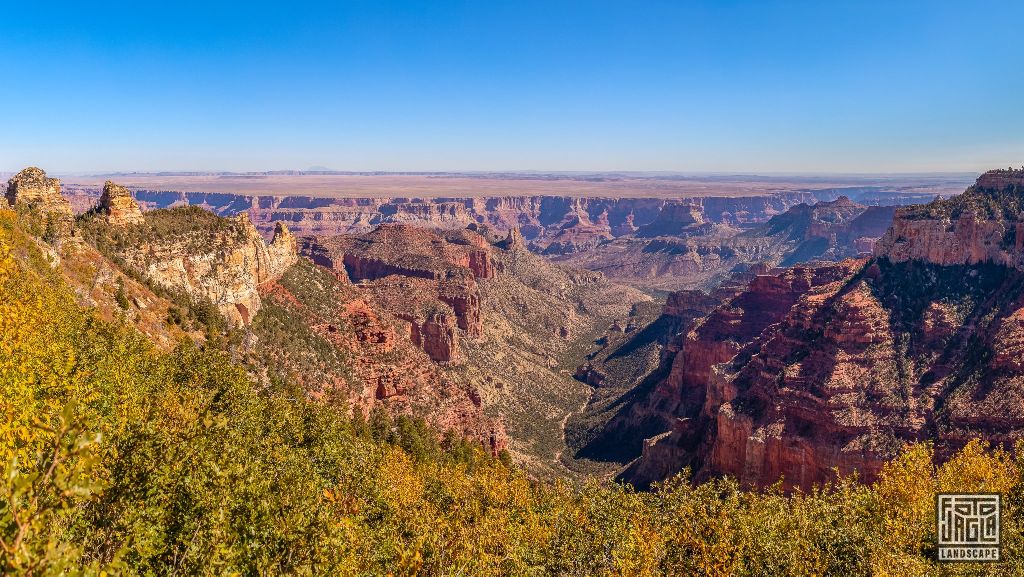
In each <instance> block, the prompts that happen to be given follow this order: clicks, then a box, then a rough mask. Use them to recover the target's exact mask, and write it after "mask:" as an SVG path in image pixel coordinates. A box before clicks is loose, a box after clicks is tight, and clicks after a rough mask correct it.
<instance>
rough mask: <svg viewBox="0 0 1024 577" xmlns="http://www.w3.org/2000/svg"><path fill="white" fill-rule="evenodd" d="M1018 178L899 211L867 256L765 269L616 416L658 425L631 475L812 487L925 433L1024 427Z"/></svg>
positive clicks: (995, 432)
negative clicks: (690, 475) (687, 472)
mask: <svg viewBox="0 0 1024 577" xmlns="http://www.w3.org/2000/svg"><path fill="white" fill-rule="evenodd" d="M1022 181H1024V171H1021V172H1020V173H1019V174H1018V173H1017V172H1015V171H1001V172H1000V173H998V174H995V175H993V174H986V175H985V176H983V177H982V178H980V179H979V181H978V184H976V185H975V186H973V187H971V188H970V189H968V190H967V191H966V192H965V193H964V194H963V195H961V196H959V197H954V198H953V199H950V200H948V201H936V202H933V203H932V204H929V205H925V206H922V207H915V208H911V209H905V210H901V211H900V212H899V213H898V214H897V216H896V221H895V222H894V224H893V226H892V228H891V229H890V230H889V231H888V232H887V233H886V234H885V236H884V238H883V240H882V242H880V243H879V245H878V246H877V247H876V253H875V258H873V259H860V260H848V261H844V262H841V263H838V264H834V265H826V266H816V267H814V266H812V267H796V268H792V269H786V270H784V271H776V272H770V273H769V274H764V275H759V276H757V277H756V278H755V279H754V280H753V281H752V282H751V283H750V284H749V286H748V288H747V289H746V290H744V291H743V292H742V293H740V294H738V295H737V296H735V297H733V298H731V299H729V300H728V301H727V302H726V303H725V304H723V305H721V306H719V307H717V308H716V309H715V310H714V311H713V312H712V313H711V314H709V315H708V316H706V317H705V318H703V319H701V320H700V321H698V322H697V323H696V325H695V326H694V328H693V329H692V330H690V331H689V332H688V333H686V334H685V335H683V336H681V341H680V342H679V344H678V345H677V349H678V352H676V353H675V354H674V355H670V356H671V359H670V361H669V362H670V367H671V368H670V370H669V371H668V374H667V376H666V377H664V378H663V379H661V380H660V381H658V382H657V383H656V385H655V386H654V387H653V388H652V389H651V392H650V394H648V395H645V396H643V397H642V399H641V400H639V401H637V402H635V403H633V404H631V405H629V406H627V407H626V408H625V409H624V410H623V411H622V412H620V414H619V415H618V416H617V417H616V419H614V420H613V421H612V422H611V423H610V424H609V426H608V428H607V429H606V435H607V437H606V438H605V441H606V442H607V441H611V440H613V439H619V440H622V439H627V440H629V439H630V437H629V436H628V434H624V433H628V432H629V431H643V432H645V433H646V434H645V435H644V436H647V437H649V438H648V439H647V440H646V441H645V442H643V443H642V444H641V445H640V446H637V447H636V448H635V449H634V450H636V451H637V452H639V453H640V456H639V458H638V459H636V460H635V461H634V462H633V463H631V464H630V466H629V467H627V468H626V469H625V471H624V472H623V474H622V476H623V478H625V479H628V480H630V481H633V482H635V483H637V484H639V485H641V486H643V485H647V484H649V483H650V482H652V481H656V480H660V479H663V478H665V477H667V476H668V475H672V474H674V473H675V472H678V471H679V470H680V469H681V468H682V467H685V466H690V467H692V468H693V471H694V473H695V478H696V479H698V480H700V479H704V478H707V477H709V476H712V475H722V474H728V475H732V476H735V477H737V478H738V479H740V480H741V481H742V482H743V483H745V484H749V485H767V484H771V483H774V482H776V481H777V480H779V479H782V480H783V483H784V486H786V487H803V488H809V487H810V486H811V485H812V484H814V483H820V482H823V481H825V480H828V479H830V478H832V477H833V476H834V472H833V471H834V470H838V471H839V473H840V474H851V473H854V472H856V473H857V474H859V475H861V477H862V478H864V479H868V480H870V479H871V478H872V477H873V476H874V475H875V474H876V473H877V472H878V470H879V469H880V467H881V465H882V463H884V462H885V461H886V460H888V459H889V458H891V457H892V456H893V455H895V454H896V453H897V452H898V450H899V449H900V447H902V445H903V444H904V443H907V442H913V441H920V440H932V441H934V442H935V443H936V446H937V448H938V452H939V455H940V457H941V456H942V455H947V454H949V453H950V452H952V451H954V450H956V449H957V448H959V447H960V446H962V445H963V444H964V443H966V442H967V441H968V440H970V439H972V438H978V437H981V438H984V439H986V440H989V441H991V442H994V443H996V444H1000V445H1003V446H1012V444H1013V443H1014V442H1016V441H1017V440H1019V439H1021V438H1024V416H1022V415H1024V413H1022V411H1021V407H1024V395H1022V394H1021V393H1020V391H1021V390H1024V373H1022V372H1021V364H1020V363H1018V362H1017V361H1015V360H1013V359H1015V358H1016V353H1017V352H1019V351H1020V350H1021V342H1024V339H1022V337H1021V330H1022V326H1024V325H1022V324H1021V322H1020V318H1022V312H1021V311H1022V309H1024V296H1022V294H1024V292H1022V289H1024V272H1022V271H1021V270H1020V268H1019V263H1020V260H1019V259H1020V252H1019V246H1018V244H1017V243H1016V237H1015V236H1012V235H1015V234H1016V232H1015V231H1017V230H1018V228H1017V227H1018V225H1019V223H1020V220H1021V217H1020V207H1021V206H1022V202H1024V188H1022V186H1021V182H1022ZM999 187H1001V188H999ZM1008 235H1009V238H1007V236H1008ZM999 239H1002V240H1003V242H998V241H999ZM1011 241H1012V242H1011ZM633 439H634V440H633V441H632V442H636V441H635V437H634V438H633Z"/></svg>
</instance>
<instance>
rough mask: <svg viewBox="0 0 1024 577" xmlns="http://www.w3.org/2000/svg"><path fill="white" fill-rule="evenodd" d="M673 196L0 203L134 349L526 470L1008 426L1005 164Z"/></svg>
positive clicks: (831, 445)
mask: <svg viewBox="0 0 1024 577" xmlns="http://www.w3.org/2000/svg"><path fill="white" fill-rule="evenodd" d="M465 180H472V179H465ZM641 180H642V179H641ZM555 181H556V182H558V183H559V185H561V184H562V183H564V182H566V181H567V182H569V183H570V184H571V186H573V187H578V186H582V185H581V181H580V180H579V179H577V178H567V179H565V180H560V179H556V180H555ZM481 182H484V185H483V188H485V189H487V188H488V187H489V186H493V182H489V181H486V179H481ZM616 182H617V181H613V182H612V184H609V183H601V184H600V186H619V184H616ZM644 182H646V181H644ZM542 184H544V185H546V184H545V183H542ZM692 184H693V183H689V182H688V183H686V186H692ZM530 186H534V184H531V185H530ZM537 186H540V185H537ZM686 190H689V191H690V192H694V193H693V194H692V195H689V196H684V195H678V196H671V195H664V194H657V195H644V194H628V195H623V196H621V197H612V196H607V197H606V196H600V195H595V194H579V195H573V194H526V195H516V194H494V195H492V194H487V193H484V194H474V195H464V196H459V195H450V196H449V195H443V194H431V195H424V196H365V197H351V196H344V195H341V196H338V195H334V196H331V195H327V196H306V195H260V194H237V193H231V192H177V191H165V190H153V189H145V188H141V187H139V186H138V185H135V186H125V185H124V184H117V183H115V182H112V181H105V182H104V183H103V185H102V187H100V186H99V185H81V184H76V185H72V186H63V187H62V184H61V183H60V181H58V180H56V179H52V178H48V177H47V176H46V175H45V173H44V172H43V171H41V170H39V169H26V170H25V171H22V173H19V174H18V175H15V176H14V177H13V178H12V179H11V180H10V181H9V184H8V187H7V193H6V198H7V200H8V203H9V204H10V205H11V206H12V207H14V208H16V209H17V210H19V211H21V212H22V213H24V215H25V217H26V218H29V219H30V220H32V219H34V220H32V222H33V223H34V225H33V226H34V227H35V228H34V230H36V231H37V233H38V234H39V236H40V238H43V239H45V240H42V241H40V243H41V246H45V247H48V248H46V250H47V251H49V253H48V254H51V255H53V262H54V266H56V267H58V269H59V270H61V272H62V274H64V275H65V276H67V277H68V278H69V279H70V280H71V284H72V285H73V286H74V287H75V288H76V291H77V293H78V295H79V297H80V299H81V301H82V302H83V303H92V306H98V307H100V308H105V309H109V310H110V311H113V312H111V313H109V314H110V315H113V316H116V315H124V316H125V317H126V318H127V319H128V320H130V321H131V322H133V323H135V324H136V326H137V327H139V329H140V330H141V331H143V332H144V333H145V334H146V335H147V336H149V337H150V338H152V339H153V340H154V342H156V343H157V344H158V346H162V347H171V346H173V343H174V342H175V341H176V340H179V339H181V338H188V339H192V340H194V341H196V342H200V343H203V342H205V343H207V344H208V345H209V346H218V347H223V348H224V350H225V351H226V352H228V354H230V355H232V356H233V357H235V358H238V359H241V360H243V362H244V363H245V365H246V366H247V367H249V369H250V370H251V372H252V374H253V375H254V377H256V378H257V380H259V381H260V382H264V383H270V382H272V381H274V382H277V381H288V382H293V383H295V384H296V385H297V386H299V387H300V388H301V390H302V391H303V393H304V394H306V395H308V396H310V397H312V398H315V399H318V400H320V401H322V402H327V403H338V404H341V405H343V406H345V407H349V408H350V409H351V410H352V411H355V412H359V413H362V414H364V415H370V414H372V412H373V411H375V410H385V411H388V412H391V413H392V414H396V415H397V414H405V415H417V416H422V417H424V418H425V419H426V420H427V421H428V422H429V423H430V424H431V425H432V426H434V427H435V428H437V429H438V430H442V431H451V432H455V433H457V434H459V435H461V436H463V437H465V438H470V439H474V440H476V441H478V442H479V443H480V444H481V445H482V446H484V447H485V448H486V449H487V450H488V451H490V452H491V453H492V454H497V453H499V452H503V451H508V452H509V453H510V454H511V455H512V457H513V458H514V459H515V460H516V461H517V462H518V463H520V464H522V465H523V466H525V467H526V468H527V470H529V471H530V472H531V474H533V475H537V476H565V475H569V476H574V477H587V476H591V475H615V476H617V478H619V479H620V480H623V481H626V482H630V483H632V484H634V485H636V486H638V487H641V488H646V487H649V486H651V485H652V484H654V483H657V482H659V481H663V480H665V479H668V478H670V477H671V476H673V475H675V474H677V473H678V472H680V471H682V470H683V469H685V468H689V470H690V471H691V472H692V475H693V479H694V480H696V481H701V480H705V479H708V478H711V477H715V476H721V475H730V476H733V477H736V478H737V479H739V480H740V482H741V483H743V484H744V485H749V486H763V485H770V484H772V483H775V482H777V481H780V480H781V482H782V486H783V487H784V488H785V489H794V488H803V489H808V488H810V487H812V486H813V485H814V484H816V483H821V482H824V481H827V480H830V479H832V478H834V476H835V474H836V472H838V473H839V474H841V475H850V474H857V475H859V476H860V477H861V478H863V479H866V480H870V479H872V478H873V476H874V475H876V474H877V472H878V471H879V470H880V467H881V466H882V464H883V463H885V462H886V461H887V460H888V459H890V458H891V457H892V456H893V455H895V454H896V453H897V452H898V451H899V450H900V449H901V447H902V446H903V445H904V444H906V443H908V442H914V441H920V440H931V441H933V442H934V443H935V444H936V448H937V453H938V455H940V457H941V456H942V455H948V454H950V453H951V452H953V451H955V450H956V449H958V448H959V447H961V446H963V444H964V443H966V442H967V441H968V440H969V439H971V438H974V437H977V436H983V437H984V438H985V439H987V440H989V441H991V442H994V443H997V444H1000V445H1003V446H1011V445H1012V444H1013V443H1014V442H1015V441H1016V440H1018V439H1019V438H1021V434H1022V432H1024V423H1022V422H1020V420H1019V417H1017V416H1016V413H1015V412H1014V409H1013V408H1014V407H1019V406H1021V402H1022V401H1024V399H1021V398H1018V397H1019V395H1018V394H1017V392H1016V391H1017V390H1018V388H1019V385H1020V384H1021V378H1022V376H1021V375H1022V374H1021V370H1022V366H1021V364H1020V363H1019V359H1018V357H1019V353H1020V352H1021V351H1024V345H1022V343H1024V339H1022V338H1021V336H1020V335H1021V334H1022V333H1021V327H1022V325H1021V322H1022V321H1021V318H1024V317H1022V313H1021V308H1022V307H1024V300H1022V297H1021V296H1020V294H1021V287H1022V286H1024V276H1022V275H1024V240H1022V239H1024V235H1022V233H1024V229H1022V226H1024V219H1022V218H1021V210H1022V208H1024V206H1022V200H1021V198H1022V197H1024V194H1022V190H1024V173H1022V172H1021V171H1014V170H1009V171H993V172H990V173H986V174H984V175H982V176H981V177H980V178H978V180H977V181H976V183H975V184H974V185H973V186H970V187H968V189H967V191H966V192H964V193H962V194H960V195H958V196H953V197H950V198H938V199H934V200H933V195H931V194H930V193H927V192H921V191H916V192H915V191H910V192H906V193H900V192H894V191H886V190H882V189H880V187H862V188H857V187H820V188H815V187H803V188H796V189H794V187H785V189H782V190H771V191H763V192H757V191H753V190H751V189H749V188H743V189H740V190H738V191H736V192H735V193H734V194H730V195H725V196H715V195H710V194H703V193H699V191H696V192H695V191H694V189H693V188H689V189H686ZM914 202H919V203H923V204H911V205H910V206H903V207H900V206H897V205H901V204H910V203H914ZM76 213H77V214H78V216H77V217H76V216H74V215H75V214H76ZM203 303H209V304H210V306H212V307H213V308H214V309H215V311H216V313H208V312H204V310H205V309H204V306H205V305H204V304H203ZM118 311H120V312H118ZM183 314H184V315H185V316H186V317H187V318H185V319H184V320H182V318H181V317H182V315H183ZM211 315H212V316H211ZM216 317H221V318H223V319H224V322H225V325H224V326H223V327H222V328H219V325H217V324H216V322H214V321H215V320H216ZM211 323H212V324H211Z"/></svg>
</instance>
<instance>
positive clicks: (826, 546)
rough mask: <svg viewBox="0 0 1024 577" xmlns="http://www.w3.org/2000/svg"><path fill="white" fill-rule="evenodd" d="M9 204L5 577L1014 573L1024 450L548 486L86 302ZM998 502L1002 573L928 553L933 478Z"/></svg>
mask: <svg viewBox="0 0 1024 577" xmlns="http://www.w3.org/2000/svg"><path fill="white" fill-rule="evenodd" d="M11 222H12V219H11V218H9V217H8V216H4V215H0V411H2V413H3V419H2V420H0V464H2V466H3V467H4V475H3V480H2V482H0V567H2V571H3V573H5V574H27V575H44V574H102V573H101V572H106V573H107V574H216V575H226V574H245V575H257V574H331V575H333V574H341V575H349V574H361V575H383V574H389V573H390V574H397V575H413V574H427V575H457V574H461V575H488V574H491V575H557V574H568V575H602V574H609V575H654V574H670V575H745V574H746V575H822V574H833V575H867V574H875V575H911V574H913V575H918V574H980V573H984V572H985V571H989V572H991V573H994V574H1004V575H1012V574H1021V572H1024V560H1022V554H1024V551H1022V547H1024V539H1022V537H1021V530H1022V527H1021V524H1020V522H1019V520H1018V519H1019V518H1020V513H1019V512H1020V508H1021V506H1022V504H1024V502H1022V489H1024V461H1020V460H1017V459H1015V458H1014V457H1012V456H1011V455H1010V454H1008V453H1005V452H1002V451H998V450H988V449H986V448H985V447H984V446H982V445H980V444H972V445H969V446H968V447H967V448H966V449H964V450H963V451H962V452H961V453H959V454H958V455H957V456H955V457H954V458H953V459H952V460H951V461H949V462H947V463H946V464H944V465H942V466H941V467H938V468H936V467H935V466H933V463H932V455H931V450H930V448H929V447H928V446H926V445H921V446H916V447H912V448H910V449H909V450H907V451H906V452H905V453H904V454H903V455H902V456H901V457H900V458H899V459H897V460H896V461H894V462H893V463H891V464H890V465H889V466H888V467H887V468H886V469H885V471H884V473H883V474H882V476H881V478H880V479H879V480H878V482H876V483H874V484H872V485H863V484H859V483H857V482H856V481H855V480H846V481H842V482H840V483H838V484H835V485H830V486H827V487H824V488H821V489H820V490H817V491H815V492H813V493H810V494H801V493H797V494H793V495H786V494H783V493H781V492H780V491H777V490H767V491H743V490H741V489H740V487H738V486H737V485H736V484H735V483H734V482H733V481H730V480H722V481H715V482H711V483H706V484H702V485H698V486H692V485H691V484H690V483H689V482H688V481H687V480H686V479H685V478H684V477H680V478H677V479H675V480H673V481H671V482H669V483H668V484H666V485H665V486H663V487H660V488H658V489H657V490H656V491H654V492H651V493H637V492H634V491H632V490H630V489H629V488H627V487H622V486H619V485H615V484H610V483H602V482H598V481H593V482H589V483H586V484H583V485H575V484H570V483H565V482H553V483H541V482H535V481H532V480H530V479H529V478H527V477H526V476H525V475H524V474H523V473H522V472H520V471H517V470H515V469H514V468H511V467H510V466H509V465H508V464H507V463H503V462H501V461H500V460H498V459H494V458H492V457H489V456H487V455H485V454H484V453H483V452H482V451H481V450H480V449H479V448H477V447H474V446H471V445H468V444H466V443H465V442H462V441H459V440H457V439H455V438H453V437H451V436H448V437H446V438H443V439H439V438H438V437H436V436H435V435H434V433H433V432H432V431H431V430H430V429H429V428H427V427H426V426H425V425H424V424H423V422H422V421H418V420H414V419H409V418H400V419H398V420H396V421H392V420H390V419H389V418H388V417H386V415H384V414H383V413H375V414H374V415H372V416H371V418H370V419H368V420H366V421H364V420H362V419H358V418H356V419H352V418H349V417H347V416H345V414H344V413H343V412H341V411H339V410H338V409H335V408H332V407H331V406H329V405H326V404H321V403H316V402H311V401H308V400H306V398H305V395H304V394H303V393H302V392H301V391H300V390H298V389H297V388H295V387H293V386H292V385H290V384H289V383H287V382H283V381H282V382H278V383H276V384H273V385H272V386H270V387H268V388H263V387H258V386H256V385H255V384H254V383H253V382H252V381H251V380H250V379H249V377H248V376H247V375H246V373H245V372H244V370H242V369H241V368H239V367H238V366H235V365H233V364H232V363H231V361H230V359H229V358H228V357H227V356H226V355H224V354H223V353H220V352H217V351H216V350H214V349H213V348H212V347H210V348H206V349H200V348H197V347H196V346H195V345H193V344H191V343H190V342H187V341H185V342H182V343H181V344H180V345H179V346H178V347H177V349H176V350H175V351H174V352H172V353H161V352H158V351H156V350H155V349H154V348H153V346H152V345H151V344H150V343H149V342H148V341H147V340H146V339H145V338H144V337H143V336H142V335H141V334H139V333H137V332H136V331H135V330H134V329H132V328H131V327H129V326H127V325H120V324H110V323H105V322H101V321H99V320H97V319H96V318H95V317H94V316H93V315H92V314H91V313H90V312H89V311H86V310H83V309H81V308H79V307H78V306H76V304H75V303H74V300H73V298H72V296H71V294H70V292H69V291H68V290H67V289H65V288H64V287H63V284H62V282H61V280H60V279H59V278H58V277H57V276H56V275H55V273H53V272H51V271H50V269H49V267H48V266H47V265H46V264H45V260H44V259H43V258H42V257H41V256H40V255H39V253H38V251H36V250H35V248H34V247H33V246H32V245H31V244H30V243H28V244H27V243H25V242H23V241H24V236H23V235H19V233H18V231H17V229H16V227H13V226H12V225H11ZM940 489H941V490H947V491H951V490H955V491H974V490H986V491H999V492H1002V493H1003V494H1004V495H1005V505H1004V511H1003V538H1004V548H1003V556H1004V557H1005V559H1006V561H1005V562H1004V563H1003V564H1000V565H991V566H978V565H971V564H961V565H946V566H941V567H940V566H939V565H937V564H936V563H935V562H934V561H932V559H934V545H933V542H934V518H933V503H934V501H933V499H934V493H935V492H936V491H937V490H940Z"/></svg>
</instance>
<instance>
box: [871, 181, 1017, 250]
mask: <svg viewBox="0 0 1024 577" xmlns="http://www.w3.org/2000/svg"><path fill="white" fill-rule="evenodd" d="M1022 210H1024V169H1021V170H997V171H990V172H986V173H985V174H983V175H982V176H981V177H979V178H978V181H977V183H976V184H975V185H974V186H972V187H971V188H968V189H967V191H966V192H964V193H963V194H961V195H960V196H956V197H953V198H950V199H946V200H936V201H934V202H932V203H930V204H926V205H922V206H911V207H906V208H901V209H900V210H899V211H898V212H897V213H896V217H895V219H894V221H893V226H892V228H891V229H890V230H889V231H888V232H886V234H885V236H883V237H882V239H881V240H880V241H879V243H878V244H877V246H876V247H875V254H877V255H879V256H884V257H885V258H888V259H889V260H891V261H893V262H907V261H912V260H916V261H923V262H929V263H933V264H938V265H943V266H945V265H961V264H968V265H969V264H978V263H995V264H1001V265H1004V266H1008V267H1012V268H1016V269H1022V270H1024V214H1022Z"/></svg>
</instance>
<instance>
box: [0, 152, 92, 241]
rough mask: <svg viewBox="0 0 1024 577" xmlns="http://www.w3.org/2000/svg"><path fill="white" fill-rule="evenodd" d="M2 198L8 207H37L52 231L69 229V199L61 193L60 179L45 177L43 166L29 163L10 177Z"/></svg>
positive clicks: (71, 219) (65, 233) (65, 232)
mask: <svg viewBox="0 0 1024 577" xmlns="http://www.w3.org/2000/svg"><path fill="white" fill-rule="evenodd" d="M6 198H7V202H8V204H9V205H10V206H11V207H12V208H19V207H20V208H24V209H27V210H33V211H37V212H38V213H39V214H40V215H42V217H43V218H44V219H45V220H46V224H47V226H48V227H50V228H52V230H53V232H54V233H56V234H58V235H67V234H70V233H71V230H72V228H73V226H74V220H75V219H74V214H73V212H72V210H71V203H69V202H68V201H67V199H65V198H64V197H63V196H62V195H61V183H60V180H59V179H56V178H49V177H47V176H46V171H44V170H43V169H41V168H36V167H34V166H30V167H28V168H26V169H24V170H22V171H21V172H19V173H18V174H16V175H14V176H13V177H11V179H10V180H8V181H7V194H6Z"/></svg>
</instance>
